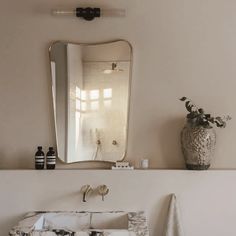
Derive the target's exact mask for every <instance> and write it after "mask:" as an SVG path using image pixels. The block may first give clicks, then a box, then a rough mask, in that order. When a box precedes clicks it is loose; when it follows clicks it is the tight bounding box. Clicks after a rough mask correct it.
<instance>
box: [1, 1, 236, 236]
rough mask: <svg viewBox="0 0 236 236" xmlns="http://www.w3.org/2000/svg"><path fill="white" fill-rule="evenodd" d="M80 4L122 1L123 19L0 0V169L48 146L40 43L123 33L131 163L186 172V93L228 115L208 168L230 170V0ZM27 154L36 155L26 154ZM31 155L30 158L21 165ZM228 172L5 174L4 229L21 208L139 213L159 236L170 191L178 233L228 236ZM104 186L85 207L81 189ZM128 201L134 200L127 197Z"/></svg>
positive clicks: (235, 52)
mask: <svg viewBox="0 0 236 236" xmlns="http://www.w3.org/2000/svg"><path fill="white" fill-rule="evenodd" d="M84 2H85V3H86V5H90V4H91V5H96V6H105V7H111V8H125V9H126V10H127V16H126V17H125V18H121V19H116V18H110V19H108V18H107V19H105V18H104V19H99V20H96V21H94V22H84V21H80V20H78V19H74V18H70V17H69V18H63V17H62V18H60V17H59V18H57V17H52V16H51V15H50V13H49V12H50V10H51V9H52V8H57V7H65V8H70V7H72V8H74V7H76V6H77V5H78V1H75V0H67V1H63V0H57V1H46V0H40V1H31V0H24V1H11V0H1V1H0V34H1V44H0V55H1V60H0V101H1V102H0V111H1V113H0V140H1V141H0V167H1V168H16V167H21V168H30V167H32V166H33V154H34V152H35V147H36V146H38V145H42V146H44V147H45V148H46V147H48V146H51V145H55V134H54V125H53V116H52V115H53V112H52V101H51V88H50V65H49V59H48V52H47V49H48V46H49V44H50V43H51V42H53V41H55V40H69V41H76V42H77V41H78V42H100V41H107V40H113V39H118V38H123V39H126V40H128V41H129V42H130V43H131V44H132V46H133V51H134V66H133V83H132V96H131V110H130V129H129V146H128V160H130V161H132V163H133V164H135V165H137V163H138V162H139V159H141V158H144V157H146V158H150V160H151V166H152V167H154V168H183V166H184V163H183V159H182V155H181V152H180V146H179V132H180V130H181V127H182V126H183V124H184V120H183V117H184V115H185V110H184V107H183V104H181V103H180V102H179V101H178V98H179V97H181V96H183V95H185V96H188V97H190V98H192V99H193V100H194V101H195V102H196V103H197V104H200V105H202V106H203V107H204V108H205V109H206V110H207V111H209V112H213V113H214V114H220V115H221V114H230V115H231V116H232V117H233V120H232V121H231V122H230V124H229V126H228V127H227V128H226V130H218V131H217V134H218V141H217V142H218V145H217V150H216V155H215V158H214V160H213V162H212V168H235V167H236V158H235V153H236V150H235V148H234V140H235V137H236V132H235V131H236V123H235V122H234V117H236V115H235V113H236V110H235V105H236V104H235V103H236V102H235V101H236V99H235V98H236V94H235V85H236V82H235V74H236V73H235V72H236V66H235V62H236V44H235V40H236V27H235V24H236V16H235V8H236V2H235V1H221V0H206V1H194V0H179V1H174V0H149V1H148V2H147V1H143V0H129V1H126V0H120V1H106V0H99V1H92V0H87V1H84ZM31 158H32V159H31ZM29 160H31V161H29ZM235 179H236V175H235V172H234V171H228V172H227V171H226V172H225V171H207V172H187V171H177V172H176V171H157V172H155V171H148V172H142V171H141V172H137V173H136V172H124V173H122V174H121V173H120V172H114V173H113V172H112V174H111V173H110V172H106V171H101V172H99V171H91V172H87V171H82V172H81V171H78V170H73V171H72V170H67V171H65V170H64V171H55V172H53V171H52V172H48V171H42V172H38V171H30V170H28V171H1V172H0V189H1V194H0V229H1V232H0V233H1V236H4V235H7V234H6V233H7V231H8V230H9V228H10V227H11V226H12V225H14V224H15V223H16V222H17V221H18V220H19V218H20V217H21V216H22V215H23V214H24V213H25V212H27V211H32V210H44V209H45V210H50V209H51V210H54V209H56V210H76V209H81V210H82V209H86V210H88V209H91V210H93V209H94V210H110V209H121V210H122V209H125V210H127V209H129V210H136V209H140V208H142V209H145V210H147V211H148V215H149V217H150V227H151V232H152V234H151V235H152V236H154V232H155V235H157V236H158V235H161V232H162V229H163V222H164V218H165V215H166V211H167V202H168V197H167V195H168V194H169V193H171V192H176V194H177V196H178V198H179V201H180V205H181V211H182V215H183V221H184V226H185V230H186V235H191V236H195V235H203V236H205V235H206V236H209V235H214V236H222V235H227V236H231V235H232V236H233V235H235V232H236V231H235V228H234V225H235V222H234V221H235V217H236V215H235V212H236V206H235V197H236V196H235V195H236V193H235V191H234V190H233V189H234V186H235ZM86 183H90V184H92V185H94V186H96V185H98V184H102V183H106V184H107V185H109V186H110V188H111V194H110V195H109V197H108V198H107V199H106V201H105V202H104V203H103V202H101V201H100V199H98V198H96V199H94V200H93V201H91V202H89V203H88V204H87V205H81V201H80V200H81V199H80V198H79V194H78V191H79V189H80V187H81V185H83V184H86ZM134 199H135V201H134Z"/></svg>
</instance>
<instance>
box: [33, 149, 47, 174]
mask: <svg viewBox="0 0 236 236" xmlns="http://www.w3.org/2000/svg"><path fill="white" fill-rule="evenodd" d="M42 150H43V148H42V147H41V146H38V151H37V152H36V153H35V169H37V170H42V169H44V162H45V155H44V152H43V151H42Z"/></svg>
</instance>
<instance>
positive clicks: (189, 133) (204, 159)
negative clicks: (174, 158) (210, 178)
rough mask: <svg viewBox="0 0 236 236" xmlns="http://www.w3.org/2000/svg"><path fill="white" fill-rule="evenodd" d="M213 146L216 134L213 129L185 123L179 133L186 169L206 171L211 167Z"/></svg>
mask: <svg viewBox="0 0 236 236" xmlns="http://www.w3.org/2000/svg"><path fill="white" fill-rule="evenodd" d="M215 144H216V133H215V130H214V129H213V128H205V127H203V126H193V125H191V124H189V123H187V124H186V125H185V126H184V128H183V129H182V131H181V147H182V152H183V155H184V159H185V163H186V168H187V169H189V170H207V169H208V168H209V167H210V165H211V159H212V157H213V154H214V150H215Z"/></svg>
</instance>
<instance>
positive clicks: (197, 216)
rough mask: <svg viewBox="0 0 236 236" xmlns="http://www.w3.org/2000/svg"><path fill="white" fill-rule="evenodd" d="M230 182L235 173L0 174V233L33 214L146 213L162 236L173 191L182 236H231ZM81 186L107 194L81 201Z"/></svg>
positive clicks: (235, 208)
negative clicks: (105, 190) (102, 187)
mask: <svg viewBox="0 0 236 236" xmlns="http://www.w3.org/2000/svg"><path fill="white" fill-rule="evenodd" d="M108 176H109V177H108ZM235 179H236V172H235V171H203V172H194V171H184V170H183V171H182V170H175V171H174V170H172V171H170V170H153V171H141V170H137V171H111V170H90V171H86V170H56V171H46V170H45V171H35V170H28V171H27V170H26V171H23V170H20V171H1V172H0V186H1V194H0V235H1V236H6V235H7V232H8V231H9V229H10V228H11V227H13V226H14V225H15V224H16V223H17V222H18V220H19V219H21V218H22V217H23V216H24V214H25V213H27V212H29V211H33V210H37V211H41V210H51V211H53V210H72V211H76V210H78V211H83V210H90V211H109V210H124V211H138V210H145V211H146V212H147V217H148V219H149V228H150V236H162V235H163V234H162V232H163V228H164V224H165V220H166V215H167V209H168V203H169V200H170V197H169V195H170V194H171V193H175V194H176V196H177V200H178V203H179V209H180V212H181V218H182V223H183V227H184V231H185V235H186V236H199V235H201V236H213V235H214V236H235V235H236V228H235V217H236V202H235V198H236V191H235V190H234V189H235ZM19 182H20V183H21V184H19ZM147 183H148V184H147ZM226 183H227V184H226ZM84 184H90V185H91V186H92V187H94V188H96V187H97V186H98V185H100V184H106V185H107V186H108V187H109V189H110V192H109V194H108V196H106V197H105V201H104V202H103V201H102V200H101V197H99V196H97V195H96V194H95V193H94V195H93V196H91V197H90V198H88V202H87V203H83V202H82V196H81V194H80V193H79V191H80V188H81V187H82V185H84ZM9 186H10V188H9ZM134 199H135V200H134Z"/></svg>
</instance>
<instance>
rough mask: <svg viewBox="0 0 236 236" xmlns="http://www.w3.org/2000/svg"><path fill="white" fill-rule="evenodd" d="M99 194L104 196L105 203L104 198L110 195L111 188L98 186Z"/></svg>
mask: <svg viewBox="0 0 236 236" xmlns="http://www.w3.org/2000/svg"><path fill="white" fill-rule="evenodd" d="M98 193H99V195H101V196H102V200H103V201H104V196H106V195H107V194H108V193H109V188H108V187H107V186H106V185H100V186H98Z"/></svg>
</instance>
